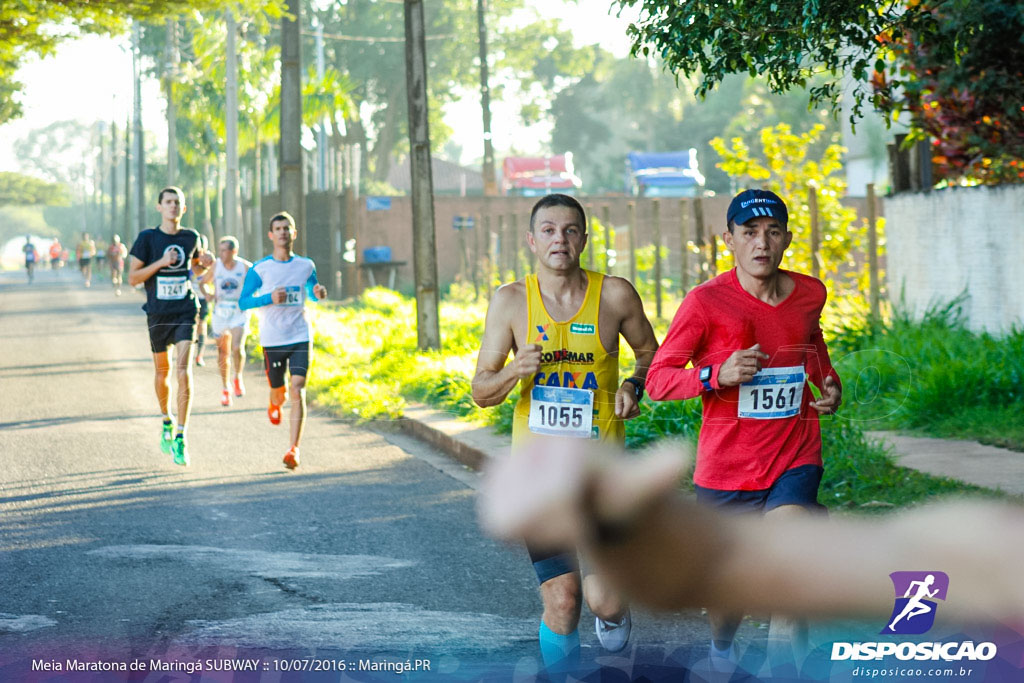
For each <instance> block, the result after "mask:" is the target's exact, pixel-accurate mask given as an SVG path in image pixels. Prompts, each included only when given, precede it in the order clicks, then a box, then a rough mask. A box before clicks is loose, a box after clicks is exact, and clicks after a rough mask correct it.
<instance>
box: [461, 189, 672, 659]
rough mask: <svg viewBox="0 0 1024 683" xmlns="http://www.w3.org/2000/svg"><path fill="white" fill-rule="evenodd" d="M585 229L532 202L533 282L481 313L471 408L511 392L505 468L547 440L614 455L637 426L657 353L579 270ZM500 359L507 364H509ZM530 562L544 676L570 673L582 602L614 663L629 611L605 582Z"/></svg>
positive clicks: (650, 337)
mask: <svg viewBox="0 0 1024 683" xmlns="http://www.w3.org/2000/svg"><path fill="white" fill-rule="evenodd" d="M586 225H587V220H586V215H585V214H584V211H583V207H582V206H580V204H579V202H577V201H576V200H575V199H573V198H572V197H569V196H566V195H559V194H555V195H548V196H546V197H543V198H542V199H541V200H540V201H538V202H537V203H536V204H535V205H534V207H533V212H532V213H531V215H530V229H529V231H528V232H527V233H526V242H527V244H528V246H529V247H530V251H532V252H533V253H534V255H535V256H536V275H529V276H527V277H526V278H524V279H522V280H518V281H516V282H512V283H509V284H507V285H503V286H502V287H499V288H498V291H497V292H495V293H494V296H493V298H492V299H491V304H490V306H489V308H488V310H487V322H486V325H485V327H484V336H483V339H481V341H480V354H479V356H478V357H477V365H476V374H475V375H474V376H473V400H474V401H475V402H476V403H477V405H479V406H481V407H487V406H496V405H499V404H501V403H502V402H504V401H505V398H506V397H507V396H508V395H509V393H510V392H511V391H512V390H513V389H514V388H515V386H516V384H520V386H521V389H522V398H521V399H520V402H519V403H518V404H517V405H516V412H515V419H514V427H513V437H512V446H513V451H514V455H513V457H530V454H531V451H532V450H533V449H531V448H530V440H531V439H537V438H542V437H543V436H544V435H551V436H549V437H548V438H553V437H562V438H579V439H593V438H595V437H596V438H598V439H601V440H605V441H611V442H612V443H617V444H622V441H623V420H628V419H630V418H633V417H636V416H637V415H639V414H640V398H641V397H642V395H643V386H644V378H645V377H646V375H647V366H648V365H649V364H650V362H651V359H652V358H653V356H654V352H655V351H656V350H657V348H658V342H657V340H656V339H655V338H654V331H653V330H652V329H651V324H650V322H648V320H647V318H646V316H645V315H644V309H643V303H642V302H641V301H640V297H639V296H638V295H637V293H636V290H635V289H633V286H632V285H631V284H630V283H629V282H627V281H626V280H623V279H622V278H618V277H612V276H604V275H600V274H598V273H593V272H589V271H585V270H583V269H582V268H581V267H580V254H581V253H582V252H583V249H584V247H585V246H586V243H587V233H586ZM620 335H621V336H622V337H624V338H625V340H626V342H627V343H628V344H629V345H630V347H631V348H632V349H633V352H634V353H635V355H636V359H637V360H636V367H635V369H634V373H633V375H632V376H631V377H629V378H627V379H626V380H625V381H624V382H622V383H621V384H620V383H619V380H618V351H619V336H620ZM509 351H513V352H514V353H515V357H514V359H513V360H512V362H510V363H509V362H507V361H508V354H509ZM595 429H596V435H595ZM527 550H528V551H529V554H530V559H531V560H532V561H533V567H534V570H535V571H536V573H537V579H538V581H539V583H540V595H541V601H542V602H543V604H544V613H543V614H542V616H541V624H540V631H539V637H540V650H541V655H542V657H543V659H544V664H545V666H547V668H548V670H549V672H551V673H552V674H554V675H559V674H560V673H562V672H567V671H571V670H573V669H574V668H575V667H576V665H577V664H578V663H579V652H580V637H579V631H578V629H577V625H578V624H579V618H580V608H581V606H582V600H583V598H584V597H585V598H586V601H587V605H588V606H589V607H590V610H591V612H593V613H594V615H595V616H596V619H595V630H596V631H597V637H598V640H599V641H600V642H601V645H602V646H604V647H605V649H607V650H609V651H612V652H614V651H618V650H621V649H623V648H625V646H626V644H627V642H628V639H629V632H630V617H629V610H628V607H627V605H626V603H625V601H624V600H623V599H622V598H621V597H620V596H619V595H618V594H617V593H615V592H614V591H612V590H610V589H609V588H608V587H607V585H606V584H607V581H606V579H604V578H603V577H601V576H599V575H596V574H592V573H588V575H587V576H586V578H585V579H583V578H581V574H580V571H579V568H578V565H577V561H576V552H575V550H573V549H556V550H554V551H552V550H551V549H541V548H533V547H527Z"/></svg>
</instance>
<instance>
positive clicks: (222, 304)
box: [203, 236, 252, 406]
mask: <svg viewBox="0 0 1024 683" xmlns="http://www.w3.org/2000/svg"><path fill="white" fill-rule="evenodd" d="M217 253H218V254H219V257H218V259H217V262H216V263H215V264H214V266H213V268H211V269H210V270H208V271H206V275H204V276H203V282H204V283H213V285H214V295H213V322H212V328H213V337H214V339H216V340H217V368H218V369H219V370H220V380H221V386H222V387H223V388H222V389H221V397H220V404H221V405H222V406H229V405H231V393H232V389H234V394H235V396H237V397H242V396H244V395H245V385H244V383H243V382H242V370H243V369H244V368H245V338H246V337H247V336H248V334H249V311H243V310H242V309H241V308H240V307H239V305H238V298H239V297H240V296H241V295H242V283H243V282H245V274H246V273H247V272H248V271H249V269H250V268H252V264H251V263H249V262H248V261H246V260H245V259H240V258H238V240H237V239H236V238H235V237H231V236H227V237H223V238H221V240H220V243H219V244H218V245H217ZM232 364H233V365H234V373H233V375H234V379H233V380H232V384H233V385H234V386H233V387H231V386H228V375H229V374H232V373H231V369H232Z"/></svg>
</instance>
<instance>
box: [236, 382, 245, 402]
mask: <svg viewBox="0 0 1024 683" xmlns="http://www.w3.org/2000/svg"><path fill="white" fill-rule="evenodd" d="M235 396H238V397H239V398H241V397H242V396H245V385H244V384H242V378H241V377H236V378H235Z"/></svg>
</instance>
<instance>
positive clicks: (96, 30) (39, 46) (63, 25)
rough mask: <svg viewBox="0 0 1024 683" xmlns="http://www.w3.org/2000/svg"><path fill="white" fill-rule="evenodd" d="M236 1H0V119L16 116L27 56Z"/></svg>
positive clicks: (250, 0)
mask: <svg viewBox="0 0 1024 683" xmlns="http://www.w3.org/2000/svg"><path fill="white" fill-rule="evenodd" d="M234 4H237V3H234V2H230V1H229V0H15V1H14V2H3V3H0V123H4V122H5V121H10V120H12V119H16V118H18V117H20V116H21V115H22V107H21V104H20V103H19V102H18V101H17V99H16V98H15V97H14V95H15V94H16V93H17V92H18V91H20V89H21V83H19V82H18V81H17V80H16V79H15V73H16V72H17V70H18V68H19V67H20V66H21V63H22V62H23V61H24V59H25V58H26V57H28V56H29V55H37V56H42V57H45V56H47V55H51V54H53V52H54V51H55V50H56V49H57V46H58V45H59V44H60V43H61V42H63V41H65V40H67V39H69V38H74V37H78V36H81V35H85V34H118V33H122V32H124V31H125V30H127V28H128V26H129V25H130V24H131V22H132V20H135V19H138V20H140V21H148V22H159V21H162V20H163V19H165V18H166V17H173V16H179V15H188V14H191V13H192V12H193V11H204V10H211V9H217V8H221V7H226V6H229V5H234ZM241 4H242V5H243V6H250V5H256V6H259V7H261V8H263V9H265V10H266V9H267V8H268V7H269V8H271V9H273V10H274V11H277V12H278V13H280V8H281V3H280V1H279V0H243V1H242V2H241Z"/></svg>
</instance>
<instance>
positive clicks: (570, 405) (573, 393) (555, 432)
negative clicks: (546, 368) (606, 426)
mask: <svg viewBox="0 0 1024 683" xmlns="http://www.w3.org/2000/svg"><path fill="white" fill-rule="evenodd" d="M593 422H594V392H592V391H590V390H589V389H569V388H567V387H543V386H540V387H533V389H532V390H530V422H529V427H530V431H531V432H533V433H535V434H548V435H551V436H569V437H573V438H579V439H589V438H590V437H591V434H590V431H591V427H592V425H593Z"/></svg>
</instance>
